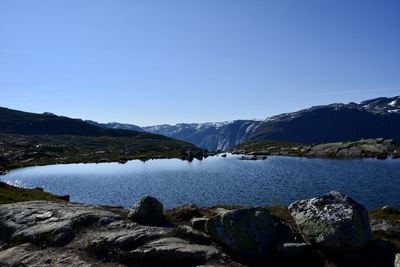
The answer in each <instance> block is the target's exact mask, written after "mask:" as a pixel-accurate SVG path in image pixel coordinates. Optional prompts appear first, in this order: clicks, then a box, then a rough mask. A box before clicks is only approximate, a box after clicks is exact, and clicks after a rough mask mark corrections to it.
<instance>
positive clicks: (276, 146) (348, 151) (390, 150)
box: [232, 138, 400, 159]
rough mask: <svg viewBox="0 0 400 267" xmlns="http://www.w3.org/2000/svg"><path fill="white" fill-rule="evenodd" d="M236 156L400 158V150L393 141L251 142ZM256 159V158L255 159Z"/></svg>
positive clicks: (240, 147)
mask: <svg viewBox="0 0 400 267" xmlns="http://www.w3.org/2000/svg"><path fill="white" fill-rule="evenodd" d="M232 153H234V154H246V155H254V156H257V155H277V156H296V157H298V156H301V157H316V158H338V159H349V158H378V159H386V158H388V157H392V158H400V148H399V146H398V145H396V144H394V143H393V140H391V139H382V138H378V139H365V140H360V141H354V142H336V143H327V144H317V145H301V144H292V143H283V142H274V141H250V142H246V143H243V144H240V145H237V146H236V147H234V148H233V149H232ZM254 159H256V158H254Z"/></svg>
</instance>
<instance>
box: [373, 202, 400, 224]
mask: <svg viewBox="0 0 400 267" xmlns="http://www.w3.org/2000/svg"><path fill="white" fill-rule="evenodd" d="M368 217H369V218H370V219H375V220H379V219H380V220H388V221H392V222H400V211H398V210H396V209H394V208H392V207H389V206H386V207H383V208H379V209H373V210H370V211H369V212H368Z"/></svg>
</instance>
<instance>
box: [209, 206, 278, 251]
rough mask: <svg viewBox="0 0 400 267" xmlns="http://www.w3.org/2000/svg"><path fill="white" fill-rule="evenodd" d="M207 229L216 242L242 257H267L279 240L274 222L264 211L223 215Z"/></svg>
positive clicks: (243, 210) (243, 211)
mask: <svg viewBox="0 0 400 267" xmlns="http://www.w3.org/2000/svg"><path fill="white" fill-rule="evenodd" d="M206 229H207V233H208V234H209V235H210V236H211V237H212V238H213V239H214V240H216V241H217V242H219V243H220V244H222V245H223V246H225V247H227V248H228V249H229V250H231V251H232V252H234V253H237V254H239V255H242V256H265V255H266V254H268V252H270V251H271V249H272V247H273V246H274V243H275V239H276V233H275V225H274V221H273V219H272V217H271V216H270V214H269V212H268V211H267V210H265V209H261V208H247V209H238V210H233V211H226V212H221V213H220V214H219V215H217V216H214V217H212V218H211V219H209V220H208V221H207V223H206Z"/></svg>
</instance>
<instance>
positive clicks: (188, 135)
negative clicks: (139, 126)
mask: <svg viewBox="0 0 400 267" xmlns="http://www.w3.org/2000/svg"><path fill="white" fill-rule="evenodd" d="M259 123H260V122H259V121H252V120H236V121H231V122H217V123H179V124H176V125H167V124H163V125H156V126H148V127H143V130H145V131H146V132H150V133H156V134H162V135H165V136H169V137H173V138H176V139H180V140H185V141H187V142H189V143H192V144H195V145H196V146H198V147H201V148H205V149H208V150H226V149H228V148H230V147H233V146H235V145H236V144H238V143H240V142H242V141H244V140H246V136H247V134H248V132H250V131H251V130H252V129H253V128H254V127H256V126H257V125H258V124H259Z"/></svg>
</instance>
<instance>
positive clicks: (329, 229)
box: [289, 191, 371, 252]
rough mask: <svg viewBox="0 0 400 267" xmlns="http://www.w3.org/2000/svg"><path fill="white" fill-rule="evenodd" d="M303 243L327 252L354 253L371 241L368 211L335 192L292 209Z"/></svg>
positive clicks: (301, 202) (305, 201) (290, 208)
mask: <svg viewBox="0 0 400 267" xmlns="http://www.w3.org/2000/svg"><path fill="white" fill-rule="evenodd" d="M289 211H290V213H291V214H292V216H293V218H294V219H295V221H296V223H297V225H298V227H299V229H300V232H301V235H302V236H303V238H304V240H305V241H306V242H308V243H310V244H312V245H316V246H318V247H320V248H322V249H324V250H326V251H330V252H342V251H353V250H358V249H361V248H362V247H364V246H365V245H366V244H367V243H368V242H369V240H370V238H371V228H370V225H369V221H368V214H367V211H366V210H365V208H364V207H363V206H361V205H360V204H358V203H357V202H355V201H354V200H353V199H351V198H350V197H348V196H345V195H343V194H341V193H339V192H336V191H332V192H330V193H328V194H325V195H323V196H321V197H317V198H312V199H309V200H300V201H297V202H294V203H292V204H291V205H290V206H289Z"/></svg>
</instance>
